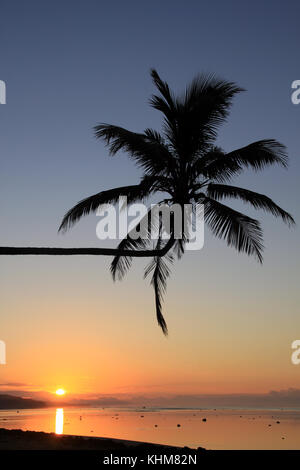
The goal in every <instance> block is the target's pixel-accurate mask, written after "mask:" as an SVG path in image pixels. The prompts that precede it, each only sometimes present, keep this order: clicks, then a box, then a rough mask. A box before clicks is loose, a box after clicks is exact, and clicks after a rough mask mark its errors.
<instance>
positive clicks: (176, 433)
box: [0, 408, 300, 449]
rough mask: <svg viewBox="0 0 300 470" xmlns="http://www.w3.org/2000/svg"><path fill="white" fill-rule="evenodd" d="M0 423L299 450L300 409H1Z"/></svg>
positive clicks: (199, 444)
mask: <svg viewBox="0 0 300 470" xmlns="http://www.w3.org/2000/svg"><path fill="white" fill-rule="evenodd" d="M203 419H206V421H203ZM0 427H1V428H7V429H23V430H30V431H44V432H56V433H57V434H72V435H84V436H94V437H96V436H100V437H112V438H117V439H128V440H134V441H144V442H153V443H158V444H169V445H175V446H188V447H191V448H197V447H205V448H206V449H300V410H249V409H247V410H236V409H235V410H229V409H216V410H205V409H202V410H200V409H195V410H185V409H180V410H178V409H176V410H175V409H124V408H122V409H116V408H57V409H55V408H44V409H36V410H0Z"/></svg>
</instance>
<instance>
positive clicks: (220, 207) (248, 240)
mask: <svg viewBox="0 0 300 470" xmlns="http://www.w3.org/2000/svg"><path fill="white" fill-rule="evenodd" d="M201 202H202V203H204V216H205V222H206V223H207V225H208V226H209V228H210V229H211V231H212V233H213V234H214V235H215V236H216V237H218V238H221V239H224V240H226V242H227V245H229V246H233V247H234V248H236V249H237V250H238V251H240V252H244V253H246V254H247V255H253V256H255V257H256V259H257V260H258V261H259V262H260V263H262V261H263V256H262V251H263V248H264V247H263V243H262V241H263V240H262V230H261V227H260V223H259V222H258V221H257V220H255V219H252V218H251V217H248V216H246V215H244V214H242V213H240V212H238V211H235V210H234V209H231V208H230V207H228V206H225V205H224V204H221V203H220V202H218V201H215V200H214V199H211V198H209V197H207V196H205V195H202V198H201Z"/></svg>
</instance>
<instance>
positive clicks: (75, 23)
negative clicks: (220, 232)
mask: <svg viewBox="0 0 300 470" xmlns="http://www.w3.org/2000/svg"><path fill="white" fill-rule="evenodd" d="M299 10H300V7H299V2H297V1H287V2H285V3H284V4H283V2H282V1H276V0H275V1H270V0H269V1H264V2H260V1H243V2H241V1H227V2H222V1H214V0H210V1H188V2H183V1H176V0H166V1H164V2H161V1H160V2H159V1H157V0H154V1H152V2H143V1H130V0H129V1H126V2H121V1H111V2H109V3H108V2H103V1H93V0H87V1H84V2H83V1H80V2H79V1H63V2H61V1H57V0H56V1H51V2H40V1H33V0H27V1H26V2H22V1H14V0H10V1H5V0H2V2H1V18H0V58H1V59H0V65H1V67H0V79H1V80H5V82H6V85H7V104H6V105H1V106H0V119H1V127H0V129H1V185H0V193H1V199H0V211H1V231H0V240H1V245H11V246H22V245H24V246H26V245H32V246H102V245H103V243H101V242H100V241H99V240H97V238H96V232H95V228H96V223H97V218H96V216H91V217H89V218H86V219H83V220H82V221H81V222H80V223H79V224H78V225H77V226H75V227H74V229H73V230H72V231H70V232H69V233H68V234H66V235H63V236H62V235H58V234H57V228H58V225H59V223H60V220H61V218H62V216H63V214H64V213H65V211H66V210H67V209H69V208H70V207H71V206H72V205H74V203H76V202H77V201H78V200H80V199H82V198H83V197H86V196H88V195H91V194H93V193H95V192H98V191H100V190H104V189H109V188H111V187H114V186H119V185H126V184H132V183H135V182H137V181H138V178H139V171H138V170H137V169H136V168H135V167H134V166H133V164H132V162H131V161H129V159H128V158H127V157H126V155H123V154H120V155H119V156H117V157H115V158H108V152H107V150H106V149H105V147H104V145H103V144H102V143H101V142H99V141H96V140H95V138H94V137H93V131H92V127H93V126H94V125H95V124H97V123H99V122H108V123H113V124H118V125H121V126H124V127H126V128H128V129H131V130H136V131H142V130H143V129H145V128H147V127H154V128H158V129H159V128H160V125H161V117H160V115H159V113H158V112H156V111H155V110H153V109H151V108H150V107H149V106H148V102H147V100H148V98H149V96H150V95H151V93H152V92H153V85H152V83H151V80H150V78H149V70H150V68H151V67H155V68H156V69H157V70H158V72H159V73H160V74H161V76H162V77H163V78H164V79H166V80H167V81H168V82H169V83H170V85H171V86H172V87H173V88H174V90H176V91H181V90H183V89H184V87H185V86H186V84H187V83H188V82H189V81H190V80H191V79H192V78H193V77H194V76H195V75H196V74H197V73H201V72H214V73H216V74H217V75H219V76H221V77H224V78H226V79H229V80H233V81H235V82H237V83H238V84H239V85H240V86H242V87H244V88H245V89H246V90H247V92H246V93H243V94H240V95H239V96H238V97H236V98H235V101H234V106H233V108H232V112H231V115H230V118H229V119H228V122H227V123H226V124H225V125H224V126H223V127H222V128H221V129H220V134H219V138H218V145H220V146H222V147H223V148H224V149H225V150H228V151H230V150H233V149H235V148H238V147H241V146H243V145H246V144H248V143H250V142H252V141H255V140H259V139H262V138H275V139H277V140H279V141H280V142H282V143H284V144H285V145H286V146H287V147H288V153H289V156H290V167H289V170H288V171H285V170H283V169H281V168H274V169H268V170H266V171H264V172H262V173H261V174H255V173H253V172H250V171H248V172H245V173H244V174H243V175H242V176H241V177H239V178H238V179H237V180H236V181H235V183H236V184H239V185H240V186H241V187H247V188H249V189H253V190H256V191H258V192H262V193H265V194H267V195H268V196H270V197H272V198H273V199H274V200H275V201H276V202H278V203H280V205H281V206H282V207H283V208H284V209H286V210H288V211H289V212H291V213H292V214H293V216H294V217H295V219H296V222H297V221H299V170H300V163H299V162H300V159H299V143H298V141H299V122H300V105H298V106H295V105H293V104H292V103H291V98H290V97H291V83H292V81H293V80H296V79H300V71H299V61H298V56H299V47H298V45H299V39H300V34H299V12H300V11H299ZM232 206H233V207H235V208H243V210H245V211H246V212H247V213H248V214H249V215H252V216H253V215H255V216H256V217H258V218H259V219H260V220H262V221H263V227H264V229H265V245H266V251H265V257H264V264H263V266H260V265H259V264H258V263H257V262H256V261H255V260H254V259H250V258H248V257H246V256H245V255H238V254H237V253H236V252H235V251H234V250H233V249H230V248H228V247H227V246H226V244H225V243H223V242H221V241H218V240H214V239H213V238H212V237H211V236H210V234H209V232H208V231H206V232H205V245H204V248H203V250H202V251H199V252H188V253H187V255H186V256H185V258H184V259H183V260H181V261H180V262H178V263H176V264H175V265H174V268H173V275H172V278H171V280H170V282H169V286H168V292H167V296H166V300H165V305H164V311H165V315H166V319H167V322H168V326H169V330H170V335H169V338H168V339H166V338H165V337H164V336H163V335H162V333H161V331H160V329H159V328H158V327H157V324H156V321H155V312H154V296H153V292H152V289H151V288H150V286H149V285H148V283H149V281H144V280H143V279H142V273H143V271H142V268H143V266H144V265H145V264H146V262H141V261H139V262H135V263H134V266H133V269H132V270H131V272H130V274H129V275H128V277H127V278H126V279H125V280H124V281H123V282H122V283H118V284H117V285H116V284H114V283H113V281H112V279H111V277H110V273H109V269H108V267H109V261H110V260H109V258H99V257H95V258H91V257H73V258H72V257H68V258H64V257H59V258H51V257H47V258H44V257H23V258H22V257H15V258H9V257H7V258H3V257H2V259H1V268H0V276H1V287H0V289H1V320H0V339H2V340H4V341H5V342H6V344H7V365H6V366H0V383H9V382H19V383H20V385H19V386H18V387H16V386H15V385H14V386H7V387H6V386H3V387H2V389H3V390H9V389H16V388H19V389H21V390H35V391H53V390H55V389H56V388H58V387H64V388H66V389H67V390H68V391H69V392H71V393H74V394H88V393H96V392H99V393H104V394H105V393H109V394H119V393H143V394H145V393H151V394H153V393H154V394H155V393H159V394H166V393H176V394H178V393H183V394H193V393H197V394H206V393H212V394H217V393H243V392H245V393H264V392H268V391H269V390H281V389H287V388H300V366H295V365H292V364H291V360H290V356H291V352H292V351H291V347H290V346H291V343H292V341H293V340H295V339H299V337H300V320H299V310H298V305H299V243H298V240H299V232H298V229H297V228H296V229H292V230H289V229H288V227H286V226H285V225H283V224H282V223H281V221H280V220H275V219H273V218H272V216H269V215H265V214H264V213H258V212H254V211H253V210H251V209H250V208H247V207H246V206H241V205H239V204H237V203H234V204H232Z"/></svg>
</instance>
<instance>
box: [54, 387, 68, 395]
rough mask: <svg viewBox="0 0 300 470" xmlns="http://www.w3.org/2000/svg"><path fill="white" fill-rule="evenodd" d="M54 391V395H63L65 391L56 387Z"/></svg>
mask: <svg viewBox="0 0 300 470" xmlns="http://www.w3.org/2000/svg"><path fill="white" fill-rule="evenodd" d="M55 393H56V395H64V394H65V393H66V391H65V390H64V389H63V388H58V389H57V390H56V392H55Z"/></svg>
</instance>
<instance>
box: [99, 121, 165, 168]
mask: <svg viewBox="0 0 300 470" xmlns="http://www.w3.org/2000/svg"><path fill="white" fill-rule="evenodd" d="M146 131H147V132H146V133H145V134H140V133H136V132H131V131H128V130H127V129H124V128H122V127H118V126H113V125H110V124H99V125H97V126H95V135H96V137H97V138H98V139H103V140H104V141H105V143H106V144H107V145H108V147H109V151H110V154H111V155H115V154H116V153H117V152H118V151H119V150H124V151H126V152H128V153H129V155H130V156H131V157H132V158H133V159H134V160H135V161H136V162H137V163H138V165H139V166H140V167H141V168H143V169H144V170H145V171H146V172H147V173H149V174H152V175H153V174H159V173H161V172H166V171H168V170H169V171H171V168H172V167H173V166H174V162H173V157H172V155H171V154H170V153H169V150H168V148H167V146H166V145H164V143H163V140H162V139H157V136H156V138H154V135H153V134H151V133H150V132H149V130H146Z"/></svg>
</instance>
